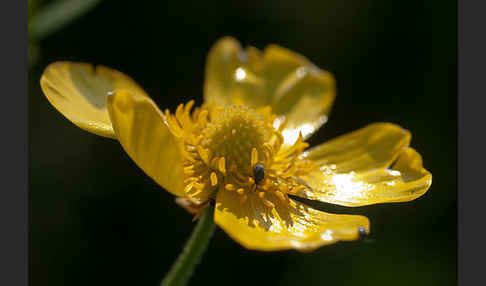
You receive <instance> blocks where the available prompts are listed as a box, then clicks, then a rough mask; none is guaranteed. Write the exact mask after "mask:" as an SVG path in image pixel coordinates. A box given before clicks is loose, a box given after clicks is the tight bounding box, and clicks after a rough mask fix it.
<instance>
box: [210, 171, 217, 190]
mask: <svg viewBox="0 0 486 286" xmlns="http://www.w3.org/2000/svg"><path fill="white" fill-rule="evenodd" d="M217 184H218V176H217V175H216V173H215V172H212V173H211V186H213V187H214V186H216V185H217Z"/></svg>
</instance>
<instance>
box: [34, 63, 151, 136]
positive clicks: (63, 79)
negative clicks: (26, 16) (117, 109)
mask: <svg viewBox="0 0 486 286" xmlns="http://www.w3.org/2000/svg"><path fill="white" fill-rule="evenodd" d="M40 84H41V88H42V91H43V92H44V94H45V95H46V97H47V99H48V100H49V102H50V103H51V104H52V105H53V106H54V107H55V108H56V109H57V110H58V111H59V112H61V113H62V114H63V115H64V116H65V117H66V118H67V119H69V120H70V121H71V122H73V123H74V124H76V125H77V126H78V127H80V128H82V129H84V130H86V131H89V132H92V133H94V134H97V135H100V136H104V137H109V138H115V134H114V132H113V128H112V126H111V122H110V118H109V116H108V111H107V109H106V95H107V93H108V92H112V91H114V90H116V89H125V90H128V91H130V92H132V93H134V94H138V95H141V96H147V95H146V93H145V92H144V91H143V89H142V88H141V87H140V86H139V85H138V84H137V83H136V82H135V81H134V80H132V79H131V78H130V77H128V76H126V75H125V74H123V73H121V72H119V71H116V70H113V69H110V68H107V67H104V66H97V67H96V68H95V67H93V65H91V64H87V63H74V62H55V63H52V64H50V65H49V66H48V67H47V68H46V69H45V70H44V73H43V74H42V77H41V81H40Z"/></svg>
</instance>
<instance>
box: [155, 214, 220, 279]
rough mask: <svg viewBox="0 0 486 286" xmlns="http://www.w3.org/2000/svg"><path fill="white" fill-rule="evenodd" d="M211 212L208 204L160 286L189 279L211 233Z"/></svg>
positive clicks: (212, 220) (212, 226)
mask: <svg viewBox="0 0 486 286" xmlns="http://www.w3.org/2000/svg"><path fill="white" fill-rule="evenodd" d="M213 213H214V207H212V206H209V207H208V208H207V209H206V210H205V211H204V214H203V215H202V216H201V217H200V218H199V220H198V222H197V225H196V227H195V228H194V230H193V231H192V234H191V237H190V238H189V240H188V241H187V242H186V245H185V246H184V249H183V250H182V252H181V254H179V257H178V258H177V260H176V262H175V263H174V264H173V265H172V268H171V269H170V271H169V272H168V273H167V275H166V276H165V278H164V280H163V281H162V283H161V284H160V285H161V286H175V285H177V286H182V285H186V283H187V282H188V281H189V278H190V277H191V274H192V272H193V271H194V268H195V267H196V265H197V264H198V263H199V261H200V260H201V256H202V254H203V253H204V251H205V250H206V248H207V246H208V244H209V240H210V239H211V236H212V235H213V232H214V228H215V226H214V219H213Z"/></svg>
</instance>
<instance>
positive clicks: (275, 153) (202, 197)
mask: <svg viewBox="0 0 486 286" xmlns="http://www.w3.org/2000/svg"><path fill="white" fill-rule="evenodd" d="M193 104H194V102H193V101H190V102H189V103H188V104H186V105H185V106H184V105H182V104H181V105H180V106H179V107H178V108H177V110H176V112H175V114H174V115H172V114H170V112H169V111H168V110H166V111H165V116H166V120H167V123H168V125H169V129H170V130H171V132H172V133H173V134H174V135H175V136H176V137H177V138H179V139H180V140H181V142H182V146H183V148H182V152H183V155H184V162H183V164H184V175H185V179H184V183H185V193H186V195H187V197H188V198H189V199H191V200H192V201H193V202H195V203H197V204H201V203H205V202H207V201H208V200H209V199H211V198H214V197H215V195H216V193H217V192H219V191H231V192H236V193H237V194H238V195H240V196H239V197H240V202H241V203H244V202H245V201H246V200H247V199H248V196H255V197H258V198H260V199H262V200H263V202H264V204H265V205H266V206H268V207H275V201H274V202H272V201H271V200H269V199H267V198H268V197H269V196H270V195H271V196H272V197H274V198H275V197H276V198H278V199H279V200H280V201H282V202H285V201H288V196H287V194H289V193H294V192H297V191H298V190H301V189H302V188H305V187H304V186H302V185H301V184H299V182H298V181H297V180H296V176H299V175H302V174H306V173H308V172H310V170H311V168H312V164H311V163H310V162H309V161H306V160H302V159H300V158H299V155H300V154H301V153H302V151H303V150H304V149H305V148H306V147H307V146H308V144H307V143H305V142H303V141H302V137H301V136H300V137H299V139H298V140H297V141H296V142H295V144H294V145H293V146H286V145H284V144H283V143H284V138H283V137H282V134H281V129H275V128H274V127H273V122H274V120H275V118H276V116H275V115H273V114H271V112H270V108H269V107H266V108H262V109H258V110H254V109H251V108H248V107H246V106H241V105H233V106H229V107H224V108H222V107H217V108H212V109H211V108H209V107H208V106H204V105H203V106H202V107H201V108H196V109H195V110H194V112H192V114H191V108H192V105H193ZM283 126H284V124H282V125H281V127H280V128H283ZM269 193H271V194H269Z"/></svg>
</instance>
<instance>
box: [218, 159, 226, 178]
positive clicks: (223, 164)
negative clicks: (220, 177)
mask: <svg viewBox="0 0 486 286" xmlns="http://www.w3.org/2000/svg"><path fill="white" fill-rule="evenodd" d="M218 169H219V171H220V172H221V173H223V174H225V173H226V161H225V159H224V157H221V158H220V159H219V163H218Z"/></svg>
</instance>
